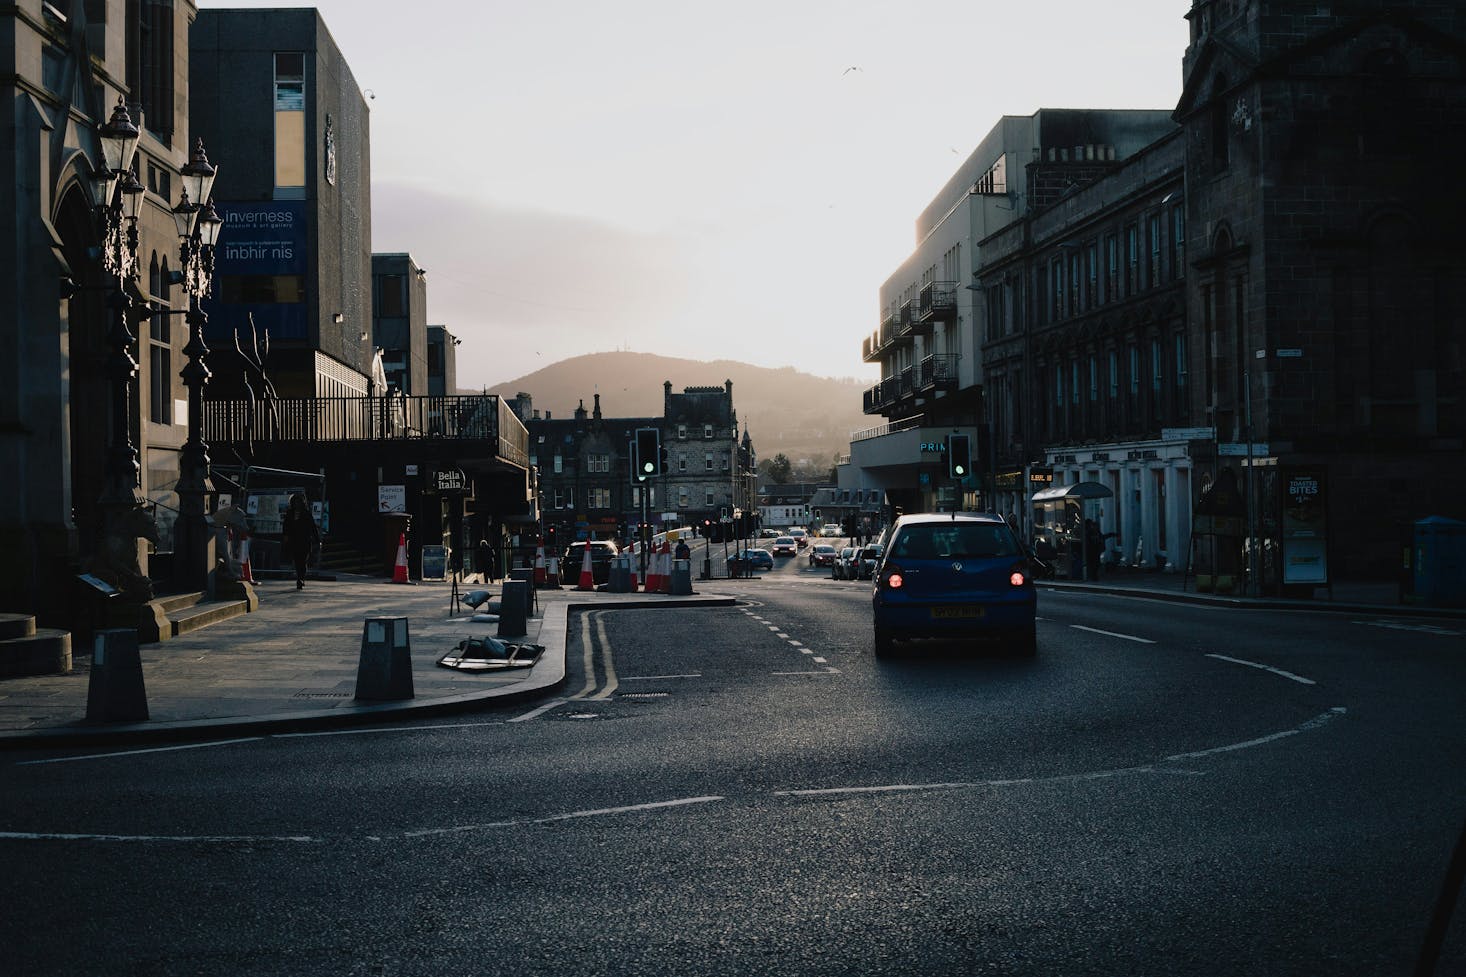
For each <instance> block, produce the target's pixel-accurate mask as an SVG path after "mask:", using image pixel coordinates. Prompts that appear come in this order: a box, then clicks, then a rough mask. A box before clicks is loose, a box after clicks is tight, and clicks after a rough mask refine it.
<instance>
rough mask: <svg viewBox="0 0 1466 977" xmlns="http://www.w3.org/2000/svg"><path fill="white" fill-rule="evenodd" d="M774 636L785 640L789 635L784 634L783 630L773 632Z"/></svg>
mask: <svg viewBox="0 0 1466 977" xmlns="http://www.w3.org/2000/svg"><path fill="white" fill-rule="evenodd" d="M774 637H776V638H783V639H784V640H785V641H788V640H789V636H788V635H787V634H785V633H784V632H783V631H775V632H774Z"/></svg>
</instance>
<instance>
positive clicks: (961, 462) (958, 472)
mask: <svg viewBox="0 0 1466 977" xmlns="http://www.w3.org/2000/svg"><path fill="white" fill-rule="evenodd" d="M947 474H948V475H949V476H951V477H952V478H954V479H956V480H958V481H961V480H962V479H964V478H966V477H967V476H969V475H971V474H972V444H971V439H969V438H968V436H967V435H965V434H949V435H947Z"/></svg>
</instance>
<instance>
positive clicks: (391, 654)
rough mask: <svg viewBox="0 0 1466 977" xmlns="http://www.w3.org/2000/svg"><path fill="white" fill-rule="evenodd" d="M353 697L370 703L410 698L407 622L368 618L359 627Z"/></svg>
mask: <svg viewBox="0 0 1466 977" xmlns="http://www.w3.org/2000/svg"><path fill="white" fill-rule="evenodd" d="M356 697H357V698H358V699H373V700H391V699H411V698H413V697H414V692H413V689H412V642H411V641H410V640H409V637H408V632H407V618H405V617H369V618H367V619H366V622H365V623H364V624H363V625H362V629H361V658H360V659H359V660H358V662H357V666H356Z"/></svg>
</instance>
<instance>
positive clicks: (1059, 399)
mask: <svg viewBox="0 0 1466 977" xmlns="http://www.w3.org/2000/svg"><path fill="white" fill-rule="evenodd" d="M1054 403H1055V404H1057V405H1058V406H1060V407H1063V406H1064V364H1063V363H1058V364H1056V365H1055V366H1054Z"/></svg>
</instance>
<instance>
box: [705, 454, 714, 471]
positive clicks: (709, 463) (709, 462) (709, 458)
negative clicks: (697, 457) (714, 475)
mask: <svg viewBox="0 0 1466 977" xmlns="http://www.w3.org/2000/svg"><path fill="white" fill-rule="evenodd" d="M702 470H703V471H705V472H710V471H712V470H713V453H712V452H711V451H709V452H708V453H707V454H706V455H704V456H703V466H702Z"/></svg>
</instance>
